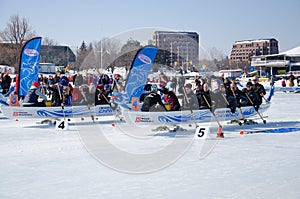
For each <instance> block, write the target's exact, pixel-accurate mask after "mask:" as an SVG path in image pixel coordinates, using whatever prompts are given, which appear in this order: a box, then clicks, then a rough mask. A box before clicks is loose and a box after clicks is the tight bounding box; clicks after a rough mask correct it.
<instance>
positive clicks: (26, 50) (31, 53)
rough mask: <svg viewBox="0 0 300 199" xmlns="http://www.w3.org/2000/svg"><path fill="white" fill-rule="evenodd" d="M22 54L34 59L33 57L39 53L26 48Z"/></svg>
mask: <svg viewBox="0 0 300 199" xmlns="http://www.w3.org/2000/svg"><path fill="white" fill-rule="evenodd" d="M24 54H25V55H27V56H29V57H35V56H38V55H39V52H38V51H37V50H35V49H30V48H26V49H25V50H24Z"/></svg>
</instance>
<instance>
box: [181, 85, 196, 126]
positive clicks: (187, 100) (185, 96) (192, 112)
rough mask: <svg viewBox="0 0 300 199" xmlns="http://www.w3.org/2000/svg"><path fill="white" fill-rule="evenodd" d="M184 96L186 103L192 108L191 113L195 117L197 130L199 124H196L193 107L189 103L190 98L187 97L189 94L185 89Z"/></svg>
mask: <svg viewBox="0 0 300 199" xmlns="http://www.w3.org/2000/svg"><path fill="white" fill-rule="evenodd" d="M183 94H184V98H185V99H186V103H187V104H188V106H189V107H190V111H191V114H192V117H193V119H194V123H195V126H196V128H197V127H198V124H197V122H196V119H195V115H194V111H193V109H192V106H191V104H190V102H189V98H188V96H187V93H186V91H185V88H183Z"/></svg>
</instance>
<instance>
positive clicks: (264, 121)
mask: <svg viewBox="0 0 300 199" xmlns="http://www.w3.org/2000/svg"><path fill="white" fill-rule="evenodd" d="M245 95H246V97H247V98H248V100H249V101H250V103H251V104H252V106H253V107H254V110H255V111H256V112H257V113H258V115H259V117H260V118H261V119H262V121H263V123H264V124H265V123H267V122H266V120H264V118H263V117H262V115H261V114H260V112H259V111H258V110H256V109H255V106H254V103H253V101H252V100H251V99H250V97H249V95H248V94H247V93H246V92H245Z"/></svg>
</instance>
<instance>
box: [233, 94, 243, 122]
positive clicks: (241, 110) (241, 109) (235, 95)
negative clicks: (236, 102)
mask: <svg viewBox="0 0 300 199" xmlns="http://www.w3.org/2000/svg"><path fill="white" fill-rule="evenodd" d="M231 91H232V94H233V96H234V97H235V99H236V94H235V92H234V90H233V89H231ZM239 109H240V112H241V114H242V120H244V122H246V121H247V119H246V118H245V115H244V113H243V110H242V108H241V107H239Z"/></svg>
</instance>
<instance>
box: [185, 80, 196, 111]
mask: <svg viewBox="0 0 300 199" xmlns="http://www.w3.org/2000/svg"><path fill="white" fill-rule="evenodd" d="M181 109H182V110H198V109H199V103H198V99H197V96H196V95H195V93H194V92H193V90H192V84H190V83H188V84H186V85H185V86H184V97H183V100H182V106H181Z"/></svg>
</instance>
